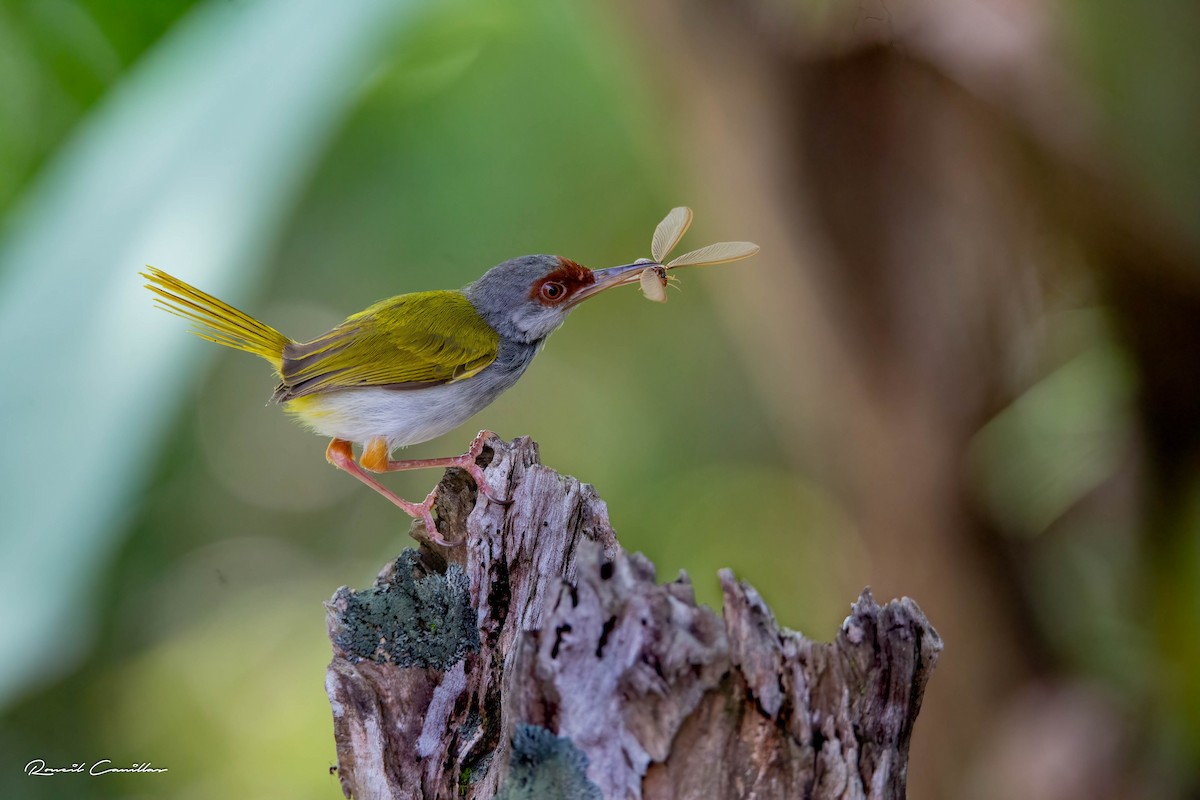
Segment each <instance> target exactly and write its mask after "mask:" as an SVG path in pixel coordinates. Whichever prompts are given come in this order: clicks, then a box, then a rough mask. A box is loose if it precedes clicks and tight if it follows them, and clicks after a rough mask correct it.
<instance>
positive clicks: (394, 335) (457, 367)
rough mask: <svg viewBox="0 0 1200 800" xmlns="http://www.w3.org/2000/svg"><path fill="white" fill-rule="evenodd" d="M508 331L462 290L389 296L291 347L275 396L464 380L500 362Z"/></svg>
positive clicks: (281, 399)
mask: <svg viewBox="0 0 1200 800" xmlns="http://www.w3.org/2000/svg"><path fill="white" fill-rule="evenodd" d="M499 349H500V335H499V334H497V333H496V331H495V330H494V329H493V328H492V327H491V326H490V325H488V324H487V323H486V322H484V320H483V318H482V317H480V316H479V315H478V314H477V313H475V308H474V306H472V305H471V303H470V301H468V300H467V298H466V296H465V295H464V294H463V293H462V292H455V291H441V292H415V293H413V294H404V295H400V296H399V297H393V298H391V299H389V300H383V301H381V302H378V303H376V304H375V305H373V306H371V307H370V308H368V309H367V310H366V311H363V312H361V313H358V314H355V315H354V316H352V317H349V318H348V319H347V320H346V321H345V322H343V323H342V324H341V325H338V326H337V327H336V328H334V329H333V330H331V331H330V332H329V333H326V334H325V335H324V336H319V337H317V338H316V339H313V340H312V341H311V342H295V343H293V344H289V345H288V346H287V347H285V348H284V350H283V369H282V373H283V382H282V383H280V384H279V387H278V388H276V390H275V396H274V397H273V398H272V399H274V400H275V401H277V402H281V403H282V402H286V401H288V400H291V399H293V398H296V397H303V396H304V395H310V394H316V393H318V392H333V391H337V390H339V389H348V388H350V387H353V386H388V387H391V388H396V389H418V388H422V387H425V386H436V385H437V384H440V383H449V382H451V381H457V380H462V379H463V378H469V377H471V376H472V375H475V374H476V373H478V372H479V371H480V370H482V369H484V368H485V367H487V365H488V364H491V363H492V362H493V361H495V360H496V353H497V351H498V350H499Z"/></svg>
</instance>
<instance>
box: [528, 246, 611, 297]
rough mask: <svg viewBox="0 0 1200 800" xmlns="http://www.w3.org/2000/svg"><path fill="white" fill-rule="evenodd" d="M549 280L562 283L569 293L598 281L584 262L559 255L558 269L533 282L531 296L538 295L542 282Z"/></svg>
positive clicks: (530, 289) (530, 290)
mask: <svg viewBox="0 0 1200 800" xmlns="http://www.w3.org/2000/svg"><path fill="white" fill-rule="evenodd" d="M549 281H554V282H556V283H561V284H562V285H563V286H564V287H565V288H566V290H567V295H571V294H574V293H575V292H576V291H578V290H579V289H580V288H582V287H584V286H590V285H592V284H593V283H595V282H596V276H595V275H594V274H593V273H592V271H591V270H590V269H588V268H587V267H585V266H583V265H582V264H576V263H575V262H574V261H572V260H571V259H569V258H563V257H562V256H558V269H555V270H553V271H551V272H549V273H547V274H546V275H543V276H542V277H540V278H538V279H537V280H536V281H534V282H533V286H531V287H530V288H529V296H530V297H531V298H532V297H537V294H538V290H539V289H540V288H541V286H542V284H544V283H547V282H549Z"/></svg>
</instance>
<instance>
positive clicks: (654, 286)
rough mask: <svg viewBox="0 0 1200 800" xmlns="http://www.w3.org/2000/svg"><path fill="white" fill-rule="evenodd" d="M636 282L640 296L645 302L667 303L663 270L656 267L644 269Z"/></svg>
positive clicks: (665, 280)
mask: <svg viewBox="0 0 1200 800" xmlns="http://www.w3.org/2000/svg"><path fill="white" fill-rule="evenodd" d="M638 280H639V283H640V285H641V288H642V294H643V295H644V296H645V297H646V299H647V300H652V301H654V302H655V303H665V302H667V271H666V270H665V269H663V268H662V267H660V266H657V265H655V266H653V267H650V268H648V269H644V270H642V275H641V277H640V278H639V279H638Z"/></svg>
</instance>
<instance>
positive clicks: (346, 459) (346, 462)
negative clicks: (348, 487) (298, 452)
mask: <svg viewBox="0 0 1200 800" xmlns="http://www.w3.org/2000/svg"><path fill="white" fill-rule="evenodd" d="M325 458H326V460H327V461H329V463H330V464H333V465H334V466H335V467H337V468H338V469H340V470H344V471H346V472H348V473H350V474H351V475H353V476H354V477H356V478H358V479H359V480H360V481H362V482H363V483H365V484H366V485H367V486H370V487H371V488H372V489H374V490H375V491H377V492H379V493H380V494H381V495H383V496H384V497H386V498H387V499H388V500H390V501H391V502H392V503H394V504H395V505H396V506H398V507H399V508H401V509H403V511H404V513H406V514H408V515H409V516H410V517H413V518H415V519H419V520H421V521H422V522H424V523H425V532H426V533H428V534H429V538H430V540H432V541H434V542H436V543H438V544H440V545H442V546H444V547H453V546H454V545H455V544H461V543H460V542H448V541H446V539H445V538H443V537H442V535H441V534H440V533H439V532H438V529H437V523H435V522H434V521H433V501H434V499H435V498H436V497H437V490H436V489H435V490H434V491H432V492H430V493H429V494H428V495H427V496H426V497H425V500H424V502H421V503H410V502H409V501H407V500H405V499H403V498H401V497H398V496H396V495H395V494H393V493H392V492H390V491H388V490H387V488H385V487H384V486H383V485H381V484H380V483H379V481H377V480H375V479H374V478H372V477H371V476H370V475H368V474H367V473H366V472H364V471H363V468H362V467H360V466H359V465H358V464H357V463H355V461H354V451H353V450H352V449H351V447H350V442H348V441H346V440H345V439H334V440H333V441H331V442H330V443H329V447H328V448H327V449H326V450H325Z"/></svg>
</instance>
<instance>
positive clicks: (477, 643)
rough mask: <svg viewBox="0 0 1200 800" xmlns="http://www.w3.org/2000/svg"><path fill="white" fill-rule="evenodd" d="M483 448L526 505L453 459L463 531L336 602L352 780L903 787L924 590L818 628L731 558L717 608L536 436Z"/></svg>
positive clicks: (862, 603)
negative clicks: (812, 634)
mask: <svg viewBox="0 0 1200 800" xmlns="http://www.w3.org/2000/svg"><path fill="white" fill-rule="evenodd" d="M480 465H481V466H484V467H485V469H486V474H487V477H488V480H489V482H490V483H491V485H492V486H494V487H506V489H507V492H508V494H509V496H510V497H511V498H512V500H513V502H512V504H511V505H508V506H501V505H499V504H496V503H492V502H489V501H488V500H487V499H486V498H484V497H482V496H478V495H477V492H476V490H475V487H474V485H473V483H472V482H471V481H470V479H469V478H468V477H467V476H466V475H465V473H463V472H461V471H460V470H454V469H451V470H447V471H446V474H445V477H444V478H443V479H442V482H441V484H440V485H439V492H440V496H439V500H438V510H437V517H438V520H439V526H440V527H441V530H442V533H443V535H444V536H445V537H446V538H447V539H450V540H454V539H456V538H459V539H463V541H464V543H463V545H461V546H458V547H453V548H443V547H439V546H436V545H433V544H431V543H429V542H428V541H424V542H423V543H422V544H421V546H420V549H419V550H412V549H410V550H405V551H404V552H403V553H401V555H400V556H399V557H398V558H397V559H396V560H395V562H393V563H391V564H389V565H388V566H387V567H385V568H384V570H383V571H382V572H381V573H380V575H379V578H378V580H377V581H376V583H375V586H373V587H372V588H369V589H365V590H363V591H361V592H352V591H350V590H349V589H347V588H345V587H343V588H341V589H339V590H338V591H337V593H336V594H335V595H334V597H333V599H332V600H331V601H330V602H329V603H328V605H327V609H328V624H329V636H330V640H331V641H332V643H333V650H334V657H333V661H332V662H331V663H330V665H329V670H328V673H327V677H326V688H327V690H328V693H329V700H330V704H331V705H332V708H333V721H334V735H335V738H336V740H337V753H338V774H339V776H340V779H341V784H342V790H343V791H344V792H345V794H346V796H347V797H353V798H357V800H374V799H375V798H479V799H480V800H485V799H486V800H490V799H491V798H503V799H504V800H518V799H524V798H529V799H530V800H532V799H533V798H569V799H570V800H576V799H577V798H578V799H580V800H582V799H584V798H588V799H589V800H590V799H592V798H595V799H597V800H599V799H600V798H605V799H606V800H625V798H645V799H646V800H659V799H660V798H673V799H674V800H698V799H699V798H705V799H706V800H708V799H709V798H764V799H765V798H789V799H792V798H822V799H823V798H839V799H840V800H851V799H852V798H902V797H904V794H905V774H906V770H907V764H908V744H909V739H910V736H911V734H912V728H913V723H914V721H915V720H916V717H917V712H918V710H919V708H920V704H921V696H922V693H923V691H924V687H925V682H926V681H927V680H928V678H929V674H930V672H931V671H932V669H933V666H934V663H935V662H936V660H937V656H938V653H939V652H940V651H941V648H942V643H941V639H940V638H939V637H938V634H937V632H936V631H934V629H933V628H932V627H931V626H930V624H929V622H928V621H927V620H926V619H925V617H924V615H923V614H922V613H921V610H920V609H919V608H918V607H917V604H916V603H914V602H913V601H912V600H910V599H908V598H904V599H902V600H899V601H892V602H890V603H888V604H887V605H885V606H882V607H880V606H879V605H877V604H876V603H875V601H874V600H873V599H872V598H871V594H870V591H869V590H867V591H864V592H863V593H862V596H861V597H860V598H859V599H858V601H857V602H856V603H854V605H853V606H852V609H851V614H850V616H849V617H847V618H846V620H845V622H844V623H843V624H842V628H841V630H840V631H838V634H837V636H836V638H835V640H834V641H833V642H832V643H828V644H826V643H817V642H810V641H809V640H807V639H805V638H804V637H803V636H801V635H800V634H798V633H795V632H793V631H789V630H786V629H781V628H780V627H779V626H778V625H777V624H776V622H775V619H774V616H773V615H772V614H771V611H770V609H768V608H767V606H766V604H765V603H764V602H763V601H762V598H760V597H759V595H758V593H757V592H756V591H755V590H754V589H753V588H752V587H750V586H748V585H747V584H745V583H741V582H738V581H737V580H735V579H734V577H733V575H732V574H731V573H730V572H729V571H728V570H723V571H722V572H721V574H720V578H721V586H722V589H723V592H724V615H723V617H721V616H718V615H717V614H716V613H715V612H713V611H712V610H711V609H708V608H706V607H703V606H698V605H696V602H695V598H694V595H693V592H692V586H691V583H690V582H689V581H688V578H687V576H686V575H684V574H682V573H681V574H680V576H679V577H678V578H677V579H676V580H674V581H672V582H671V583H666V584H659V583H657V582H656V580H655V574H654V566H653V564H651V563H650V562H649V561H648V560H647V559H646V558H645V557H643V556H642V555H640V554H632V555H630V554H627V553H625V552H624V551H623V550H622V549H621V548H620V546H619V545H618V544H617V539H616V536H615V535H614V533H613V530H612V528H611V527H610V526H609V523H608V511H607V507H606V506H605V504H604V501H603V500H601V499H600V498H599V497H598V496H597V494H596V492H595V490H594V489H593V488H592V487H591V486H589V485H587V484H581V483H580V482H579V481H577V480H575V479H574V478H571V477H566V476H563V475H559V474H558V473H556V472H554V471H553V470H551V469H549V468H548V467H545V466H543V465H542V464H540V463H539V462H538V451H537V445H536V444H535V443H534V442H532V441H531V440H529V439H528V438H524V439H516V440H514V441H513V442H511V443H504V442H501V441H499V440H495V439H493V440H492V441H491V442H490V443H489V448H488V449H485V451H484V453H483V455H482V456H481V457H480ZM477 500H478V502H477ZM419 533H420V529H418V528H414V534H415V535H417V534H419ZM419 538H422V539H423V538H424V537H419Z"/></svg>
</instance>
